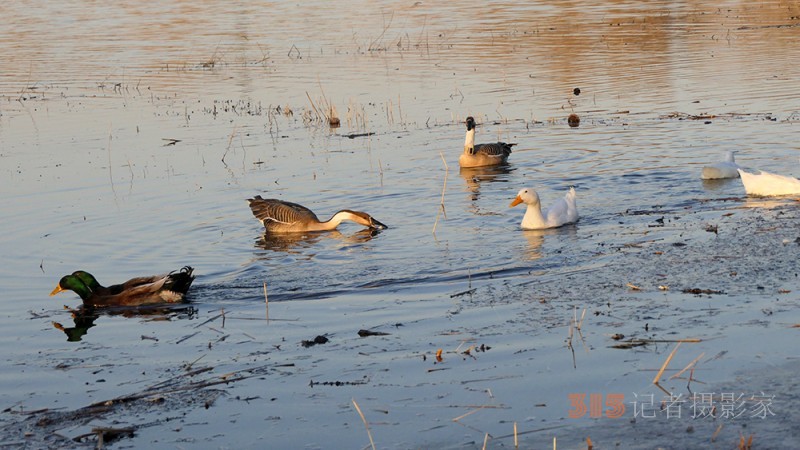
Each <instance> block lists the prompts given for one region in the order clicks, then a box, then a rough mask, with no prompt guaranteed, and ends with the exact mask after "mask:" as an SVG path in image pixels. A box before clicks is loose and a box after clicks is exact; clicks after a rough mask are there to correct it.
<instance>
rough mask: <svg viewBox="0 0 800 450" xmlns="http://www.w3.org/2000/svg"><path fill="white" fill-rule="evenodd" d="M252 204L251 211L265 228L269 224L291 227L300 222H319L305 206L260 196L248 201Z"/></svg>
mask: <svg viewBox="0 0 800 450" xmlns="http://www.w3.org/2000/svg"><path fill="white" fill-rule="evenodd" d="M247 201H248V202H249V203H250V210H251V211H253V215H254V216H255V217H256V219H258V220H260V221H261V223H263V224H264V226H267V224H268V223H279V224H286V225H290V224H293V223H295V222H298V221H304V222H309V221H311V222H319V219H318V218H317V215H316V214H314V212H313V211H311V210H310V209H308V208H306V207H305V206H303V205H298V204H297V203H291V202H285V201H283V200H277V199H272V198H267V199H265V198H261V196H260V195H257V196H255V197H254V198H251V199H248V200H247Z"/></svg>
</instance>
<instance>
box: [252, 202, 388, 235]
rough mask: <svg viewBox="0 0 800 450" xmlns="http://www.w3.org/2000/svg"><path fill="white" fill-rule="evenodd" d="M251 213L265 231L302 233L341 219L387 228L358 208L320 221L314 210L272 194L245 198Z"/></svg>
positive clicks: (330, 227)
mask: <svg viewBox="0 0 800 450" xmlns="http://www.w3.org/2000/svg"><path fill="white" fill-rule="evenodd" d="M247 202H248V203H249V204H250V209H251V210H252V211H253V215H254V216H255V217H256V219H258V220H259V221H260V222H261V223H262V224H263V225H264V228H266V230H267V232H268V233H302V232H305V231H329V230H333V229H334V228H336V227H337V226H338V225H339V224H340V223H342V221H344V220H351V221H353V222H355V223H357V224H360V225H364V226H365V227H369V228H374V229H379V230H380V229H384V228H389V227H387V226H386V225H384V224H382V223H380V222H379V221H378V220H376V219H375V218H373V217H372V216H370V215H369V214H367V213H365V212H361V211H352V210H349V209H343V210H341V211H339V212H337V213H336V214H334V215H333V217H331V218H330V219H328V220H327V221H325V222H322V221H320V220H319V219H318V218H317V215H316V214H314V212H313V211H311V210H310V209H308V208H306V207H305V206H303V205H298V204H297V203H291V202H285V201H283V200H277V199H274V198H261V196H260V195H256V196H255V197H254V198H250V199H247Z"/></svg>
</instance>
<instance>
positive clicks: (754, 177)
mask: <svg viewBox="0 0 800 450" xmlns="http://www.w3.org/2000/svg"><path fill="white" fill-rule="evenodd" d="M739 176H741V177H742V184H743V185H744V191H745V192H746V193H747V195H758V196H762V197H770V196H776V195H797V194H800V180H798V179H797V178H793V177H787V176H785V175H777V174H774V173H769V172H764V171H763V170H762V171H759V173H749V172H745V171H744V170H741V169H739Z"/></svg>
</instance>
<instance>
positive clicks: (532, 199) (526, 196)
mask: <svg viewBox="0 0 800 450" xmlns="http://www.w3.org/2000/svg"><path fill="white" fill-rule="evenodd" d="M520 203H525V204H526V205H538V204H539V194H537V193H536V191H534V190H533V189H528V188H525V189H520V191H519V193H517V196H516V198H514V200H513V201H512V202H511V205H509V208H513V207H514V206H517V205H519V204H520Z"/></svg>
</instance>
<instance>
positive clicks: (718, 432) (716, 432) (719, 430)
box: [711, 423, 724, 442]
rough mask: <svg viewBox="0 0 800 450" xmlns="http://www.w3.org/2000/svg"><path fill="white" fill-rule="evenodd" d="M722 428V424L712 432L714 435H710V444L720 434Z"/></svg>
mask: <svg viewBox="0 0 800 450" xmlns="http://www.w3.org/2000/svg"><path fill="white" fill-rule="evenodd" d="M723 426H724V424H722V423H721V424H719V426H718V427H717V430H716V431H714V434H712V435H711V442H714V441H716V440H717V436H719V434H720V433H721V432H722V427H723Z"/></svg>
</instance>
